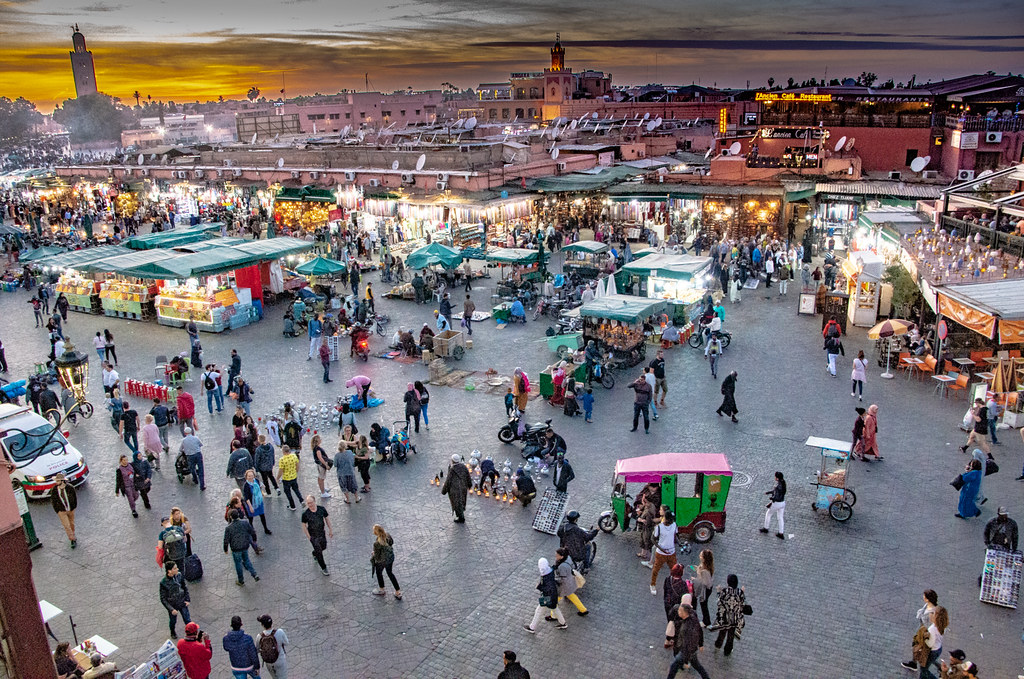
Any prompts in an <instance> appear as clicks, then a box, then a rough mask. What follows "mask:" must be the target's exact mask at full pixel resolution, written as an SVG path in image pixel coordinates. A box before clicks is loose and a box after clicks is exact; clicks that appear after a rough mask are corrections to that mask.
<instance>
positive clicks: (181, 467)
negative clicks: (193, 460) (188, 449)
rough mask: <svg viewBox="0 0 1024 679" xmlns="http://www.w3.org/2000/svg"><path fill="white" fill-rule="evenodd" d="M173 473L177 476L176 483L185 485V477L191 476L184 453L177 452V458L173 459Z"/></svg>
mask: <svg viewBox="0 0 1024 679" xmlns="http://www.w3.org/2000/svg"><path fill="white" fill-rule="evenodd" d="M174 473H175V474H177V475H178V483H185V477H186V476H192V471H191V470H190V469H189V468H188V458H187V457H185V453H181V452H179V453H178V457H176V458H174Z"/></svg>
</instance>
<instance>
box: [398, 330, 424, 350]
mask: <svg viewBox="0 0 1024 679" xmlns="http://www.w3.org/2000/svg"><path fill="white" fill-rule="evenodd" d="M398 344H399V346H400V347H401V349H402V351H404V352H405V355H406V356H419V353H420V352H419V348H418V347H417V346H416V339H415V338H414V337H413V336H412V332H411V331H409V330H405V331H403V332H402V333H401V334H400V336H399V338H398Z"/></svg>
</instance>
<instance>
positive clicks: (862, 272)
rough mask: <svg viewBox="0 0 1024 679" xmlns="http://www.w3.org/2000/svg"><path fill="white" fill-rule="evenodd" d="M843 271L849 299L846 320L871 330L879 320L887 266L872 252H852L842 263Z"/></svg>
mask: <svg viewBox="0 0 1024 679" xmlns="http://www.w3.org/2000/svg"><path fill="white" fill-rule="evenodd" d="M842 271H843V275H844V276H846V294H848V295H849V296H850V305H849V308H848V309H847V318H848V319H849V322H850V323H852V324H853V325H855V326H857V327H859V328H870V327H871V326H873V325H874V324H875V322H876V321H877V320H878V304H879V299H880V296H881V291H882V275H883V274H884V273H885V262H884V261H883V260H882V258H881V257H879V256H878V255H876V254H874V253H872V252H867V251H861V252H851V253H850V254H849V255H847V257H846V259H845V260H843V265H842Z"/></svg>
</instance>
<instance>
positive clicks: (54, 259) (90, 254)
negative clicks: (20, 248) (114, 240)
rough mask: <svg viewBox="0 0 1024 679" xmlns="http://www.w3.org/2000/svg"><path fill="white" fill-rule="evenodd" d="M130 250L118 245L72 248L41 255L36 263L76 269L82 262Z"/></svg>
mask: <svg viewBox="0 0 1024 679" xmlns="http://www.w3.org/2000/svg"><path fill="white" fill-rule="evenodd" d="M129 252H131V250H128V249H127V248H123V247H121V246H119V245H100V246H97V247H94V248H85V249H83V250H72V251H71V252H64V253H61V254H58V255H52V256H50V257H43V258H42V259H40V260H38V261H37V262H36V265H38V266H43V267H52V268H54V269H58V270H59V269H77V268H78V267H79V266H80V265H82V264H87V263H89V262H97V261H99V260H101V259H106V258H107V257H116V256H118V255H124V254H127V253H129Z"/></svg>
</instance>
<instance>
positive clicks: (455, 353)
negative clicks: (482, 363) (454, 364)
mask: <svg viewBox="0 0 1024 679" xmlns="http://www.w3.org/2000/svg"><path fill="white" fill-rule="evenodd" d="M465 355H466V350H465V349H463V348H462V347H461V346H459V345H458V344H456V345H455V346H454V347H452V357H453V358H454V359H455V360H456V361H461V360H462V357H463V356H465Z"/></svg>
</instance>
